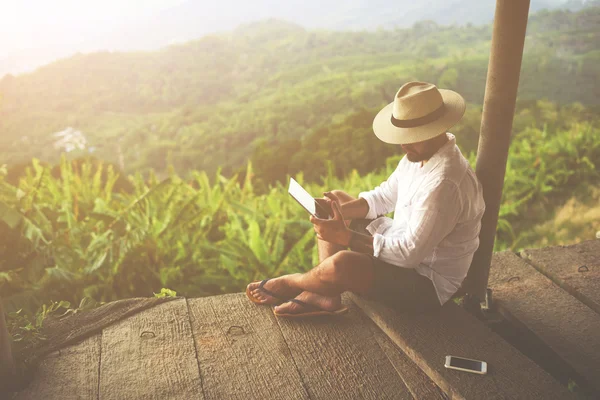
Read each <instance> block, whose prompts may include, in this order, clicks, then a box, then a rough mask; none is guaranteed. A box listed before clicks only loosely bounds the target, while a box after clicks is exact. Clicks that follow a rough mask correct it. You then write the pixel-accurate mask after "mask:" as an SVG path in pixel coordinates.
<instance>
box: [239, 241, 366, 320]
mask: <svg viewBox="0 0 600 400" xmlns="http://www.w3.org/2000/svg"><path fill="white" fill-rule="evenodd" d="M372 282H373V264H372V261H371V257H369V256H368V255H366V254H362V253H357V252H354V251H348V250H342V251H339V252H337V253H335V254H334V255H332V256H331V257H328V258H326V259H325V260H324V261H323V262H322V263H320V264H319V265H317V266H316V267H315V268H313V269H312V270H310V271H308V272H306V273H303V274H301V273H298V274H290V275H284V276H281V277H279V278H274V279H271V280H270V281H269V284H270V286H269V290H270V291H272V292H274V293H276V294H279V295H281V294H282V293H293V292H296V293H301V292H311V293H302V297H299V299H300V300H302V299H304V300H307V302H309V303H311V304H314V305H317V306H319V307H321V308H324V309H329V310H330V311H333V310H335V309H337V308H339V307H340V305H341V302H340V295H341V294H342V293H343V292H346V291H351V292H355V293H359V294H365V293H367V292H368V291H369V290H370V288H371V285H372ZM258 285H259V283H258V282H255V283H251V284H250V285H249V289H250V292H251V293H252V295H253V296H254V297H256V298H257V299H262V300H263V301H264V303H265V304H269V303H272V302H273V299H272V298H271V297H270V296H267V295H266V294H264V292H262V291H261V290H259V289H258ZM317 295H320V297H319V296H317ZM324 306H325V307H324ZM289 307H292V305H291V304H289V303H285V304H283V305H281V306H279V307H276V310H277V311H278V312H294V310H295V308H297V307H294V308H289Z"/></svg>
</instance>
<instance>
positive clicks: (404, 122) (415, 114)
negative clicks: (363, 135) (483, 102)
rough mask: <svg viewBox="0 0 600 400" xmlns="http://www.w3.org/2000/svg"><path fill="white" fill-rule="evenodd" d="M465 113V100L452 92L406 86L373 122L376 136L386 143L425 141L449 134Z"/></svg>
mask: <svg viewBox="0 0 600 400" xmlns="http://www.w3.org/2000/svg"><path fill="white" fill-rule="evenodd" d="M464 113H465V100H464V99H463V98H462V96H461V95H460V94H458V93H456V92H453V91H452V90H446V89H438V88H437V87H436V86H435V85H433V84H431V83H426V82H408V83H406V84H404V85H403V86H402V87H401V88H400V90H398V93H396V97H395V98H394V101H393V102H392V103H390V104H388V105H387V106H385V107H384V108H383V109H382V110H381V111H379V113H378V114H377V116H376V117H375V119H374V120H373V131H374V132H375V135H376V136H377V137H378V138H379V139H381V140H382V141H384V142H386V143H391V144H409V143H415V142H422V141H424V140H427V139H431V138H433V137H435V136H437V135H439V134H442V133H444V132H446V130H447V129H449V128H450V127H452V126H453V125H454V124H456V123H457V122H458V121H460V119H461V118H462V116H463V114H464Z"/></svg>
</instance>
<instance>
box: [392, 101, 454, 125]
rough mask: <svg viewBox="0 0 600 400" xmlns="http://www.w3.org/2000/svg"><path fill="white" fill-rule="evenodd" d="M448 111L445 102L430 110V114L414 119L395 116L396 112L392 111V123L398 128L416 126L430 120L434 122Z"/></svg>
mask: <svg viewBox="0 0 600 400" xmlns="http://www.w3.org/2000/svg"><path fill="white" fill-rule="evenodd" d="M445 112H446V107H445V106H444V103H442V105H441V106H439V108H438V109H437V110H435V111H432V112H430V113H429V114H427V115H425V116H423V117H419V118H414V119H396V118H394V114H393V113H392V125H394V126H395V127H397V128H415V127H417V126H421V125H425V124H428V123H430V122H433V121H435V120H437V119H439V118H440V117H441V116H442V115H444V113H445Z"/></svg>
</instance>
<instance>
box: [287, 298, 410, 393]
mask: <svg viewBox="0 0 600 400" xmlns="http://www.w3.org/2000/svg"><path fill="white" fill-rule="evenodd" d="M344 303H345V305H346V306H347V307H349V308H350V311H349V313H348V314H345V315H341V316H337V317H315V318H311V319H305V320H298V319H285V318H278V319H277V321H278V322H279V325H280V326H281V331H282V332H283V336H284V337H285V339H286V341H287V343H288V346H289V348H290V350H291V352H292V355H293V357H294V360H295V361H296V365H297V367H298V371H300V374H301V376H302V379H303V381H304V383H305V385H306V388H307V390H308V393H309V395H310V397H311V398H312V399H412V398H413V397H412V395H411V393H410V391H409V390H408V388H407V387H406V386H405V385H404V383H403V382H402V379H400V377H399V376H398V373H397V372H396V370H395V369H394V367H393V366H392V364H391V363H390V361H389V360H388V358H387V356H386V354H385V353H384V351H383V350H382V349H381V348H380V347H379V345H378V344H377V341H376V339H375V337H374V335H373V331H372V330H371V324H372V322H371V321H370V320H369V319H368V318H366V317H365V316H364V315H363V314H362V312H361V311H360V310H359V309H358V308H357V307H356V306H355V305H354V304H353V303H352V302H351V301H349V300H348V299H347V298H345V299H344Z"/></svg>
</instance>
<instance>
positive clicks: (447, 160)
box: [358, 133, 485, 304]
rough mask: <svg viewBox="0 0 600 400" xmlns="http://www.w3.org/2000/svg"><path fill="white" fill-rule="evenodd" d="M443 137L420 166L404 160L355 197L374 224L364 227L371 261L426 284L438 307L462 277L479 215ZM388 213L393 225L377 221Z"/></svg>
mask: <svg viewBox="0 0 600 400" xmlns="http://www.w3.org/2000/svg"><path fill="white" fill-rule="evenodd" d="M446 135H447V136H448V139H449V140H448V142H446V143H445V144H444V145H443V146H442V147H441V148H440V149H439V150H438V151H437V152H436V153H435V154H434V155H433V156H432V157H431V158H430V159H429V161H427V163H426V164H425V165H423V166H421V162H416V163H413V162H410V161H409V160H408V159H407V158H406V156H405V157H404V158H402V160H401V161H400V162H399V163H398V167H397V168H396V170H395V171H394V172H393V173H392V175H391V176H390V177H389V178H388V180H387V181H385V182H383V183H382V184H381V185H380V186H378V187H376V188H375V189H373V190H371V191H369V192H362V193H360V194H359V195H358V197H362V198H364V199H365V200H366V201H367V203H369V212H368V214H367V216H366V217H365V218H367V219H375V220H374V221H373V222H371V223H370V224H369V225H368V226H367V230H368V231H369V232H370V233H371V234H372V235H373V247H374V256H375V257H377V258H379V259H380V260H382V261H385V262H387V263H390V264H393V265H397V266H399V267H405V268H415V270H416V271H417V272H418V273H419V274H421V275H423V276H426V277H427V278H429V279H431V281H432V282H433V286H434V287H435V290H436V292H437V296H438V299H439V301H440V304H444V303H445V302H446V301H448V300H449V299H450V298H451V297H452V295H453V294H454V293H455V292H456V291H457V290H458V288H459V287H460V285H461V283H462V281H463V280H464V278H465V277H466V275H467V271H468V270H469V266H470V265H471V260H472V259H473V254H474V253H475V250H477V247H478V246H479V230H480V229H481V217H482V216H483V212H484V210H485V204H484V202H483V191H482V187H481V184H480V183H479V181H478V179H477V176H476V175H475V172H474V171H473V169H472V168H471V166H470V165H469V162H468V161H467V159H465V157H464V156H463V155H462V153H461V152H460V150H459V148H458V146H456V139H455V137H454V135H452V134H451V133H447V134H446ZM391 211H394V219H393V220H392V219H391V218H388V217H385V216H383V215H385V214H387V213H389V212H391ZM381 216H383V217H381ZM378 217H380V218H378Z"/></svg>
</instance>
